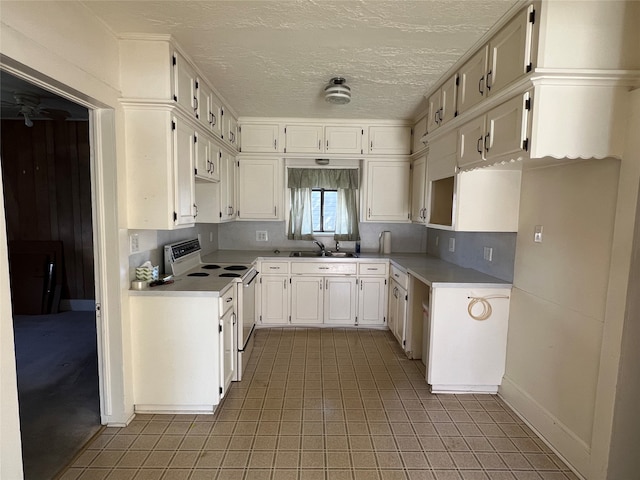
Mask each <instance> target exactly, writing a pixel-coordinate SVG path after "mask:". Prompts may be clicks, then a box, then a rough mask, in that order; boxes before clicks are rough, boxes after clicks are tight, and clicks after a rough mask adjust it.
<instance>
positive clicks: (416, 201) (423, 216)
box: [411, 155, 427, 225]
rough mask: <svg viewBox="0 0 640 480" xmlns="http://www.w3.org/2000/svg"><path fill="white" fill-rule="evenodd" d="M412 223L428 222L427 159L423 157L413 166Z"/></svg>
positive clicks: (415, 161)
mask: <svg viewBox="0 0 640 480" xmlns="http://www.w3.org/2000/svg"><path fill="white" fill-rule="evenodd" d="M411 221H412V222H413V223H420V224H423V225H424V224H425V223H426V222H427V157H426V155H425V156H422V157H420V158H418V159H417V160H414V162H413V163H412V164H411Z"/></svg>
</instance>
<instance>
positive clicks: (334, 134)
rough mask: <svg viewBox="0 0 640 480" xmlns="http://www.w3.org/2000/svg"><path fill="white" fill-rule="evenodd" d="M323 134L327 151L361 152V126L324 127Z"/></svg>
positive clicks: (362, 131)
mask: <svg viewBox="0 0 640 480" xmlns="http://www.w3.org/2000/svg"><path fill="white" fill-rule="evenodd" d="M324 134H325V147H326V150H325V151H326V152H327V153H354V154H358V155H359V154H362V153H363V151H362V136H363V134H364V130H363V129H362V127H326V128H325V129H324Z"/></svg>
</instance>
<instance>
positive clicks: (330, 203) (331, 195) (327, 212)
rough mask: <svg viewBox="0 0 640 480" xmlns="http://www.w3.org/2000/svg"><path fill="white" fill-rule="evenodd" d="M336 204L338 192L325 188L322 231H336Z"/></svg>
mask: <svg viewBox="0 0 640 480" xmlns="http://www.w3.org/2000/svg"><path fill="white" fill-rule="evenodd" d="M337 205H338V192H336V191H335V190H325V192H324V212H323V213H324V231H325V232H335V231H336V208H337Z"/></svg>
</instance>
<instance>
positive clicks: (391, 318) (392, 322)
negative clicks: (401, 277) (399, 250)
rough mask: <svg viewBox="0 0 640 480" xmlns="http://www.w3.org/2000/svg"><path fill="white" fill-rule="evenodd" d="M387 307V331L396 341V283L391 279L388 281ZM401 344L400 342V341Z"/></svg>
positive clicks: (397, 298)
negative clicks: (389, 331)
mask: <svg viewBox="0 0 640 480" xmlns="http://www.w3.org/2000/svg"><path fill="white" fill-rule="evenodd" d="M388 298H389V307H388V313H387V316H388V325H389V330H391V333H393V335H394V336H395V337H396V339H397V330H398V300H399V297H398V282H396V281H395V280H393V279H391V280H390V281H389V297H388ZM400 343H402V341H400Z"/></svg>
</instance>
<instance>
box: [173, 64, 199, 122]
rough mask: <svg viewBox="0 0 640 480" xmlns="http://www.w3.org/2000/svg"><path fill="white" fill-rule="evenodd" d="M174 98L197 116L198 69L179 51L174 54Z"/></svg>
mask: <svg viewBox="0 0 640 480" xmlns="http://www.w3.org/2000/svg"><path fill="white" fill-rule="evenodd" d="M173 76H174V77H173V78H174V83H173V85H174V92H173V99H174V100H175V101H176V102H178V105H180V106H182V107H184V108H185V109H186V110H188V111H189V112H190V113H191V114H192V115H194V116H195V113H196V112H195V102H196V88H195V87H196V71H195V70H194V68H193V67H192V66H191V64H190V63H189V62H187V60H186V59H185V58H184V57H183V56H182V55H180V53H178V52H174V54H173Z"/></svg>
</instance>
